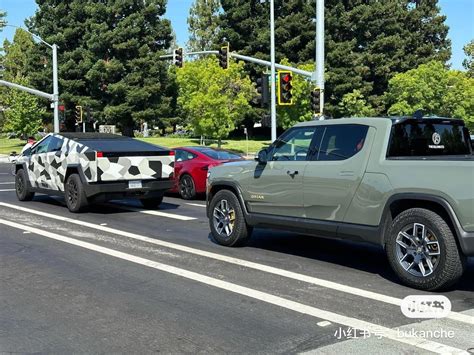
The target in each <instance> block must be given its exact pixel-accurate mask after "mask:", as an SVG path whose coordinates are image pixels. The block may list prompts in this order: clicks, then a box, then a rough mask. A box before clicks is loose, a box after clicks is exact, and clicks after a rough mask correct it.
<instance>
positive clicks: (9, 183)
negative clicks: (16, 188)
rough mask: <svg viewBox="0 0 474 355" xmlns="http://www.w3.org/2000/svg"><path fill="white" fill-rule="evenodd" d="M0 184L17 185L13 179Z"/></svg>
mask: <svg viewBox="0 0 474 355" xmlns="http://www.w3.org/2000/svg"><path fill="white" fill-rule="evenodd" d="M0 185H15V181H12V182H0Z"/></svg>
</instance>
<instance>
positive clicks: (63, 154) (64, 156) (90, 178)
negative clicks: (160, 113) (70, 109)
mask: <svg viewBox="0 0 474 355" xmlns="http://www.w3.org/2000/svg"><path fill="white" fill-rule="evenodd" d="M48 137H54V138H57V139H58V140H59V141H56V142H57V147H58V150H56V151H50V152H44V153H37V154H32V155H29V156H28V155H21V156H20V157H19V158H18V160H17V164H24V166H26V168H27V174H28V179H29V181H30V184H31V186H32V187H33V188H42V189H48V190H54V191H61V192H64V183H65V181H64V180H65V177H66V172H67V169H68V167H71V166H73V167H79V168H80V169H81V170H82V172H83V174H84V177H85V179H86V181H87V182H88V183H94V182H100V181H117V180H147V179H162V178H164V179H167V178H170V176H171V174H172V173H173V171H174V156H130V157H128V156H125V157H104V158H97V157H96V151H95V150H92V149H90V148H89V147H87V146H85V145H84V144H81V143H79V142H76V141H74V140H72V139H69V138H66V137H64V136H61V135H60V134H49V135H48V136H46V137H45V138H44V139H43V140H41V141H40V142H39V143H38V144H37V145H36V146H38V145H39V144H41V142H43V141H45V140H46V139H48ZM36 146H35V147H36ZM33 148H34V147H33Z"/></svg>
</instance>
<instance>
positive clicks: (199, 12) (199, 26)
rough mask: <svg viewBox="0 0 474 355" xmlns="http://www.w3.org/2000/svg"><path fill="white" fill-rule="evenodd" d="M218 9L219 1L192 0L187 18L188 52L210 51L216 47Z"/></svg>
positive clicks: (219, 6)
mask: <svg viewBox="0 0 474 355" xmlns="http://www.w3.org/2000/svg"><path fill="white" fill-rule="evenodd" d="M220 8H221V4H220V1H219V0H194V2H193V4H192V5H191V8H190V10H189V16H188V32H189V41H188V44H187V47H188V49H189V50H192V51H204V50H210V49H213V47H214V46H215V45H216V43H217V38H218V34H219V29H220V27H219V11H220Z"/></svg>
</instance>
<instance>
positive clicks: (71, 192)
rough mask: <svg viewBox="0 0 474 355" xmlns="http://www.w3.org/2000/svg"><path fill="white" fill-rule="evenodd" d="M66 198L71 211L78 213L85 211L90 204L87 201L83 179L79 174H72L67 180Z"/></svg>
mask: <svg viewBox="0 0 474 355" xmlns="http://www.w3.org/2000/svg"><path fill="white" fill-rule="evenodd" d="M64 197H65V199H66V205H67V208H68V209H69V211H71V212H73V213H78V212H81V211H83V210H84V209H85V208H86V207H87V205H88V204H89V203H88V201H87V197H86V194H85V192H84V187H83V186H82V181H81V178H80V177H79V175H78V174H71V175H69V177H68V178H67V180H66V185H65V189H64Z"/></svg>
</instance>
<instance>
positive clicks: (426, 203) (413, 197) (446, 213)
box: [381, 193, 463, 250]
mask: <svg viewBox="0 0 474 355" xmlns="http://www.w3.org/2000/svg"><path fill="white" fill-rule="evenodd" d="M410 208H424V209H427V210H430V211H433V212H435V213H437V214H438V215H439V216H440V217H441V218H443V219H444V220H445V221H446V223H447V224H448V226H449V228H451V230H452V232H453V234H454V237H455V239H456V243H457V245H458V247H460V249H461V250H462V249H463V248H462V243H460V238H461V235H462V231H463V230H462V227H461V224H460V222H459V220H458V218H457V216H456V213H455V212H454V210H453V208H452V207H451V205H450V204H449V202H448V201H446V200H445V199H443V198H442V197H439V196H435V195H429V194H418V193H402V194H396V195H393V196H391V197H390V198H389V199H388V201H387V203H386V204H385V208H384V212H383V215H382V220H381V223H382V224H383V228H382V236H381V243H382V245H383V246H384V247H385V240H386V234H387V231H388V227H389V225H390V223H391V221H392V220H393V219H395V218H396V217H397V216H398V215H399V214H400V213H402V212H403V211H406V210H408V209H410Z"/></svg>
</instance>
